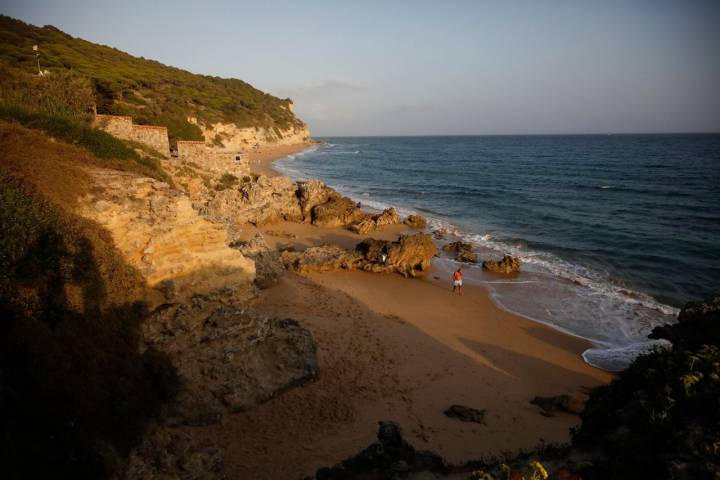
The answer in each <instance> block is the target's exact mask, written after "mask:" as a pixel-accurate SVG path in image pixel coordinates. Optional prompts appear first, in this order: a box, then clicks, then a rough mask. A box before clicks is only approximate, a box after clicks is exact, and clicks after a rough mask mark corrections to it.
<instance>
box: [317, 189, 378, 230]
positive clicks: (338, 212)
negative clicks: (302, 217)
mask: <svg viewBox="0 0 720 480" xmlns="http://www.w3.org/2000/svg"><path fill="white" fill-rule="evenodd" d="M366 216H367V214H365V213H363V212H362V210H360V207H359V206H358V204H357V203H355V202H354V201H353V200H352V199H350V198H348V197H343V196H342V195H340V194H339V193H337V192H333V193H331V194H329V195H328V199H327V201H326V202H324V203H321V204H319V205H316V206H314V207H313V208H312V210H311V223H312V224H313V225H317V226H318V227H326V228H333V227H344V226H347V225H350V224H351V223H355V222H358V221H361V220H363V219H364V218H366Z"/></svg>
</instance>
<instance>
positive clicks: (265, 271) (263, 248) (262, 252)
mask: <svg viewBox="0 0 720 480" xmlns="http://www.w3.org/2000/svg"><path fill="white" fill-rule="evenodd" d="M230 246H231V247H233V248H235V249H237V250H240V253H242V254H243V255H244V256H245V257H248V258H250V259H251V260H253V261H254V262H255V285H257V286H258V287H259V288H262V289H264V288H269V287H272V286H273V285H277V283H278V280H279V278H280V277H281V276H282V274H283V273H285V266H284V265H283V262H282V260H281V259H280V253H279V252H278V251H277V250H273V249H271V248H270V247H269V246H268V244H267V243H266V242H265V238H264V237H263V236H262V234H260V233H258V234H256V235H255V236H254V237H253V238H251V239H250V240H239V241H235V242H233V243H231V244H230Z"/></svg>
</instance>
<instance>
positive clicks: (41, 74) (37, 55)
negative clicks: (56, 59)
mask: <svg viewBox="0 0 720 480" xmlns="http://www.w3.org/2000/svg"><path fill="white" fill-rule="evenodd" d="M33 52H35V60H37V67H38V75H40V76H41V77H44V76H45V75H44V74H43V72H42V70H40V52H39V51H38V46H37V45H33Z"/></svg>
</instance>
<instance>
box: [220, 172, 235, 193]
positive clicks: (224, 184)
mask: <svg viewBox="0 0 720 480" xmlns="http://www.w3.org/2000/svg"><path fill="white" fill-rule="evenodd" d="M237 184H238V177H236V176H235V175H232V174H230V173H223V174H222V176H221V177H220V178H219V179H218V183H217V184H216V185H215V190H226V189H228V188H231V187H233V186H235V185H237Z"/></svg>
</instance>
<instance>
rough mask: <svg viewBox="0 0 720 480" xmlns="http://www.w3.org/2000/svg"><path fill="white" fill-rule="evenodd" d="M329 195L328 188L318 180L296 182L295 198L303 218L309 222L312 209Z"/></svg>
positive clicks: (326, 199) (325, 200) (323, 201)
mask: <svg viewBox="0 0 720 480" xmlns="http://www.w3.org/2000/svg"><path fill="white" fill-rule="evenodd" d="M329 195H330V190H329V189H328V188H327V187H326V186H325V184H324V183H323V182H321V181H320V180H306V181H302V182H297V198H298V201H299V203H300V212H301V213H302V218H303V220H304V221H306V222H310V221H311V220H312V216H311V212H312V209H313V208H314V207H315V206H316V205H320V204H321V203H325V202H327V201H328V196H329Z"/></svg>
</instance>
